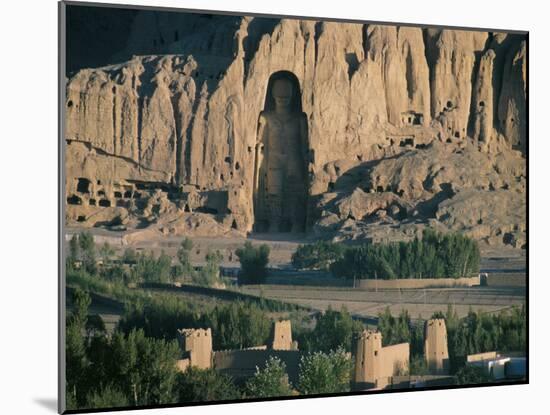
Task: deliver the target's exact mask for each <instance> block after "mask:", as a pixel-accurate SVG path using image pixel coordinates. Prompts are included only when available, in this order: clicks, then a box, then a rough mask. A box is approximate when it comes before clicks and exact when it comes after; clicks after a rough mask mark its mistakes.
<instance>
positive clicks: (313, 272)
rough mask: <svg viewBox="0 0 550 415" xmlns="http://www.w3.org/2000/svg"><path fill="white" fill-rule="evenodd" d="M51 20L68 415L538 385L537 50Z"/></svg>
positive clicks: (82, 7) (423, 35)
mask: <svg viewBox="0 0 550 415" xmlns="http://www.w3.org/2000/svg"><path fill="white" fill-rule="evenodd" d="M59 21H60V26H59V142H58V145H59V152H60V166H59V223H60V226H59V248H60V249H59V252H60V258H59V269H60V278H59V298H60V301H59V336H60V338H59V411H60V412H61V413H80V412H98V411H114V410H123V409H124V410H125V409H143V408H163V407H180V406H190V405H206V404H223V403H234V402H251V401H271V400H280V399H302V398H310V397H325V396H347V395H355V394H372V393H393V392H407V391H418V390H435V389H452V388H467V387H479V386H498V385H514V384H525V383H528V381H529V373H528V367H529V365H528V331H529V330H528V329H529V315H528V299H529V279H528V252H529V251H528V215H527V212H528V202H527V200H528V177H527V176H528V153H529V151H528V150H529V143H528V137H529V124H528V120H529V108H528V46H529V35H528V32H525V31H516V30H501V29H487V28H468V27H447V26H435V25H422V24H411V23H396V22H371V21H358V20H353V19H334V18H330V17H304V16H282V15H263V14H255V13H244V12H243V13H240V12H239V13H237V12H226V11H211V10H190V9H176V8H162V7H144V6H132V5H115V4H103V3H87V2H70V1H69V2H60V3H59Z"/></svg>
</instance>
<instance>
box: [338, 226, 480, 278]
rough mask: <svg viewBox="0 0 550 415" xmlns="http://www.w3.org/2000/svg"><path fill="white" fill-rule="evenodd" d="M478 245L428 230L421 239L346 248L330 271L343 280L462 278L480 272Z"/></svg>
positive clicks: (461, 237) (462, 236)
mask: <svg viewBox="0 0 550 415" xmlns="http://www.w3.org/2000/svg"><path fill="white" fill-rule="evenodd" d="M479 261H480V253H479V247H478V245H477V242H476V241H474V240H472V239H470V238H468V237H466V236H464V235H461V234H458V233H448V234H440V233H437V232H434V231H433V230H429V229H426V230H424V232H423V236H422V240H419V239H418V238H414V239H413V240H412V241H409V242H398V243H389V244H363V245H359V246H354V247H350V248H348V249H346V250H345V251H344V254H343V255H342V256H341V257H340V258H339V259H337V260H336V261H335V262H334V263H332V264H331V266H330V270H331V272H332V273H333V274H334V275H335V276H337V277H343V278H359V279H361V278H368V279H373V278H380V279H394V278H448V277H452V278H459V277H468V276H472V275H476V274H477V273H478V272H479Z"/></svg>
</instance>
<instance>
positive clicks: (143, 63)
mask: <svg viewBox="0 0 550 415" xmlns="http://www.w3.org/2000/svg"><path fill="white" fill-rule="evenodd" d="M155 16H156V17H155ZM143 27H147V28H148V29H147V30H146V31H144V30H142V28H143ZM129 51H131V52H132V53H134V54H136V55H140V56H135V57H134V58H133V59H131V60H130V61H127V62H124V63H121V64H116V65H112V66H108V67H102V68H97V69H86V70H81V71H79V72H78V73H77V74H75V75H74V76H73V77H72V78H70V79H69V81H68V85H67V101H66V105H67V108H66V109H67V121H66V140H67V142H68V143H69V144H70V145H69V146H68V147H67V176H68V182H67V194H68V195H71V194H75V195H77V196H78V197H79V198H80V199H81V201H80V202H78V203H76V204H75V206H80V207H79V209H82V208H81V206H83V205H89V199H99V198H101V197H103V198H104V199H106V200H108V201H109V204H110V205H111V206H115V205H117V206H119V207H121V208H126V209H130V210H131V209H133V208H132V206H133V202H132V203H130V202H131V201H132V200H134V199H135V198H133V197H130V198H129V199H130V200H129V201H127V202H128V203H126V202H124V201H120V202H119V200H117V198H116V196H115V192H119V193H124V191H128V192H130V193H132V192H133V193H132V194H134V193H138V190H139V189H137V187H139V186H141V188H142V189H141V190H143V188H145V187H147V186H150V185H151V183H157V184H163V185H165V186H168V187H169V188H168V190H167V193H168V196H170V197H169V199H170V200H172V201H174V200H175V199H177V198H176V197H175V196H174V195H173V194H175V193H177V192H180V193H182V192H183V193H184V194H185V198H184V199H185V200H187V199H188V198H189V197H191V198H193V197H195V196H189V194H195V193H197V194H198V196H196V197H198V198H201V197H202V198H203V200H206V199H208V195H209V194H210V193H209V192H213V191H214V192H216V191H223V192H226V196H225V197H226V199H227V204H226V206H225V207H221V208H220V207H216V208H212V207H211V206H210V207H209V206H206V205H201V206H200V207H201V208H203V209H206V208H209V209H211V211H212V209H214V210H215V211H216V213H217V214H220V215H223V218H222V221H225V222H227V223H230V224H233V225H235V226H233V228H236V229H237V230H239V231H246V230H250V229H251V227H252V224H253V206H252V181H253V171H254V149H255V146H256V140H257V137H256V130H257V123H258V116H259V113H260V112H261V111H262V110H263V109H264V102H265V96H266V87H267V84H268V80H269V77H270V76H271V75H272V74H273V73H275V72H277V71H281V70H286V71H290V72H292V73H293V74H295V75H296V77H297V78H298V80H299V82H300V86H301V91H300V92H301V101H302V108H303V111H304V112H305V113H306V114H307V116H308V124H309V148H310V155H311V160H310V161H311V162H310V165H309V171H310V175H311V185H310V195H312V196H315V195H321V194H323V193H324V192H327V190H330V187H331V186H332V184H333V182H334V180H335V178H334V177H333V178H332V179H331V177H329V176H330V174H327V169H330V168H333V167H334V163H335V162H336V161H337V160H353V161H354V162H368V161H369V160H375V159H377V158H384V157H388V156H391V155H395V154H400V153H401V152H402V151H403V150H404V148H405V147H406V145H411V144H412V145H413V146H418V145H420V146H424V145H428V144H429V143H431V142H433V141H441V142H451V143H453V145H461V143H462V144H464V143H466V142H468V143H479V144H480V146H481V151H483V152H487V153H491V152H493V153H495V152H503V151H504V152H506V151H509V150H510V149H512V148H516V149H519V150H520V151H524V150H525V146H526V139H527V137H526V108H525V107H526V101H525V100H526V96H525V94H526V53H525V52H526V40H525V37H522V36H518V35H507V34H501V33H494V34H493V33H486V32H473V31H454V30H433V29H426V30H422V29H419V28H411V27H396V26H377V25H361V24H351V23H350V24H346V23H333V22H316V21H310V20H290V19H264V18H252V17H244V18H237V17H225V16H214V17H209V16H204V15H190V14H181V15H174V14H172V15H170V14H165V13H158V14H155V13H150V12H147V13H142V14H141V15H138V16H137V18H136V20H135V22H134V29H133V32H132V33H131V35H130V39H129V42H128V47H127V50H126V51H124V53H125V54H128V53H129ZM349 164H350V163H348V165H349ZM351 164H353V163H351ZM343 173H344V172H336V173H334V172H333V174H332V175H333V176H334V175H336V176H340V175H341V174H343ZM78 178H81V179H82V178H85V179H87V180H89V181H90V183H91V185H90V186H91V190H90V194H89V195H78V192H77V187H78V183H79V182H78ZM98 182H99V184H98ZM331 183H332V184H331ZM138 185H139V186H138ZM136 186H137V187H136ZM94 189H95V190H94ZM117 189H119V190H117ZM101 191H102V192H103V194H102V195H98V194H97V193H98V192H101ZM81 193H82V192H81ZM172 193H173V194H172ZM172 196H174V197H172ZM122 199H124V198H122ZM137 199H139V198H137ZM106 203H107V202H104V204H106ZM186 203H187V205H188V204H189V203H188V202H186ZM138 204H139V203H138ZM176 205H177V203H176ZM180 205H182V206H180V207H181V208H182V209H183V208H185V203H184V202H182V203H180ZM93 206H94V205H92V208H91V211H86V213H85V215H80V216H85V217H84V219H82V218H81V220H80V221H81V222H86V221H88V217H89V216H90V215H91V212H92V211H93V212H95V211H96V210H95V208H93ZM75 209H76V207H75ZM189 209H190V210H191V211H192V209H191V208H189ZM75 212H76V211H75ZM212 212H213V211H212ZM75 215H77V213H74V214H73V217H72V218H69V219H72V220H77V217H74V216H75ZM77 216H78V215H77ZM225 222H224V223H225Z"/></svg>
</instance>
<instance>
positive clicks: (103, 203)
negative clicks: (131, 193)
mask: <svg viewBox="0 0 550 415" xmlns="http://www.w3.org/2000/svg"><path fill="white" fill-rule="evenodd" d="M99 206H101V207H111V201H110V200H108V199H101V200H100V201H99Z"/></svg>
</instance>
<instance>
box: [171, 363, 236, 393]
mask: <svg viewBox="0 0 550 415" xmlns="http://www.w3.org/2000/svg"><path fill="white" fill-rule="evenodd" d="M175 393H176V397H177V400H178V402H205V401H223V400H228V399H238V398H240V393H239V391H238V389H237V387H236V386H235V385H234V384H233V382H232V381H231V378H229V377H228V376H225V375H223V374H221V373H219V372H217V371H216V370H215V369H206V370H202V369H198V368H196V367H190V368H189V369H187V370H186V371H185V372H184V373H180V374H178V377H177V382H176V386H175Z"/></svg>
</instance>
